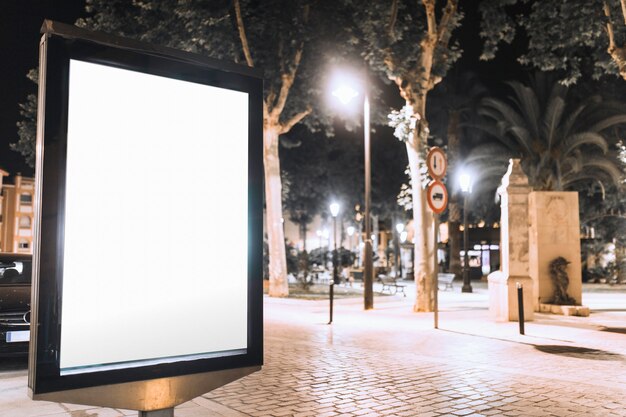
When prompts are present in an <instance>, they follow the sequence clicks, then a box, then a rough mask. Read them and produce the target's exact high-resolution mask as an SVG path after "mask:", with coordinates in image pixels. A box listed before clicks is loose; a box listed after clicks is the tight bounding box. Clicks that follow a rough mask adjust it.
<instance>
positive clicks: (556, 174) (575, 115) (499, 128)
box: [469, 75, 626, 190]
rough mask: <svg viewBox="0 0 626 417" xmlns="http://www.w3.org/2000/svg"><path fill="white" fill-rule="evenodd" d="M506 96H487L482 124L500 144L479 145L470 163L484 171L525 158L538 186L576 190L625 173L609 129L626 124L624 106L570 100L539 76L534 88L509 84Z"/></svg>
mask: <svg viewBox="0 0 626 417" xmlns="http://www.w3.org/2000/svg"><path fill="white" fill-rule="evenodd" d="M508 85H509V87H510V88H511V89H512V90H513V94H512V95H510V96H509V97H508V99H506V100H501V99H497V98H485V99H483V100H482V105H481V108H480V109H479V113H480V114H481V115H482V116H484V118H485V121H486V123H485V124H483V125H482V126H481V128H482V129H483V130H485V131H486V132H487V133H488V134H490V135H491V136H492V137H493V138H494V139H496V140H497V142H491V143H484V144H482V145H481V146H478V147H476V148H475V149H474V150H473V151H472V153H471V155H470V158H469V159H470V162H471V163H472V164H474V165H479V166H480V167H481V168H480V170H478V171H479V172H482V173H483V174H491V173H492V172H494V170H496V169H501V167H502V166H503V165H504V163H505V159H508V158H509V157H518V158H521V163H522V168H523V169H524V172H525V173H526V175H528V178H529V183H530V185H531V186H532V187H533V188H534V189H535V190H565V189H572V188H573V187H574V186H575V185H576V184H577V183H579V182H586V183H589V182H593V183H599V184H602V185H608V184H618V183H619V182H620V181H621V171H620V169H619V167H618V165H617V161H616V158H615V155H614V152H609V148H610V144H609V141H608V140H607V137H608V130H609V129H610V128H612V127H614V126H619V125H620V124H624V123H626V112H624V107H623V105H619V104H616V103H610V102H604V101H603V100H602V98H601V97H600V96H592V97H589V98H588V99H586V100H583V101H582V102H568V95H567V93H568V88H567V87H565V86H563V85H562V84H559V83H555V82H551V81H550V80H549V79H548V78H546V77H544V76H541V75H538V76H537V77H536V78H535V79H534V80H533V82H532V84H531V85H530V86H528V85H524V84H521V83H519V82H510V83H508Z"/></svg>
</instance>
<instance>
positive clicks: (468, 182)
mask: <svg viewBox="0 0 626 417" xmlns="http://www.w3.org/2000/svg"><path fill="white" fill-rule="evenodd" d="M459 184H460V186H461V191H462V192H463V250H464V252H465V255H464V257H463V288H461V292H472V283H471V282H470V276H469V255H468V249H469V248H468V246H469V244H468V240H469V237H468V236H469V230H468V227H467V206H468V200H469V195H470V193H471V192H472V177H471V176H470V175H469V173H467V172H462V173H461V175H460V176H459Z"/></svg>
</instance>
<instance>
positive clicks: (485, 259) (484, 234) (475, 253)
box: [460, 222, 500, 279]
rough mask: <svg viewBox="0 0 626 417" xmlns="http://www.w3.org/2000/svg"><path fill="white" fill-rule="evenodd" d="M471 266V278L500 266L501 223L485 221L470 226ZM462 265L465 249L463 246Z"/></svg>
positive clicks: (469, 253) (483, 274) (485, 274)
mask: <svg viewBox="0 0 626 417" xmlns="http://www.w3.org/2000/svg"><path fill="white" fill-rule="evenodd" d="M468 255H469V267H470V278H471V279H481V278H482V277H483V276H487V275H489V273H491V272H493V271H496V270H498V269H499V268H500V225H499V224H498V223H494V224H493V225H490V226H488V225H485V224H484V222H481V223H478V224H475V225H470V226H469V250H468ZM460 256H461V265H462V264H463V260H464V256H465V251H464V250H463V248H461V251H460Z"/></svg>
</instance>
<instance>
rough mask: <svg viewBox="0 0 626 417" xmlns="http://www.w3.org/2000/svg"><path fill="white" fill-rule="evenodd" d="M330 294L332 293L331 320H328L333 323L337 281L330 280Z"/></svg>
mask: <svg viewBox="0 0 626 417" xmlns="http://www.w3.org/2000/svg"><path fill="white" fill-rule="evenodd" d="M329 295H330V320H329V321H328V324H332V323H333V298H334V296H335V281H333V280H330V285H329Z"/></svg>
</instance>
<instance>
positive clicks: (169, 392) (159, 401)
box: [29, 366, 261, 417]
mask: <svg viewBox="0 0 626 417" xmlns="http://www.w3.org/2000/svg"><path fill="white" fill-rule="evenodd" d="M260 370H261V367H260V366H249V367H245V368H235V369H225V370H222V371H212V372H203V373H198V374H191V375H180V376H175V377H170V378H158V379H150V380H146V381H135V382H124V383H121V384H111V385H101V386H95V387H88V388H78V389H71V390H65V391H55V392H50V393H41V394H33V392H32V390H30V389H29V395H30V397H31V398H32V399H33V400H43V401H54V402H60V403H73V404H84V405H94V406H99V407H110V408H122V409H126V410H141V411H142V412H144V413H146V412H147V414H141V413H140V414H139V415H140V417H172V416H173V414H167V413H166V414H163V412H167V411H168V410H167V409H171V413H173V407H175V406H177V405H180V404H182V403H184V402H187V401H189V400H192V399H194V398H196V397H199V396H200V395H202V394H206V393H207V392H209V391H212V390H214V389H216V388H219V387H221V386H223V385H226V384H229V383H231V382H233V381H235V380H237V379H239V378H243V377H244V376H247V375H250V374H251V373H254V372H257V371H260ZM151 413H152V414H151ZM154 413H156V414H154ZM159 413H161V414H159Z"/></svg>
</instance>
